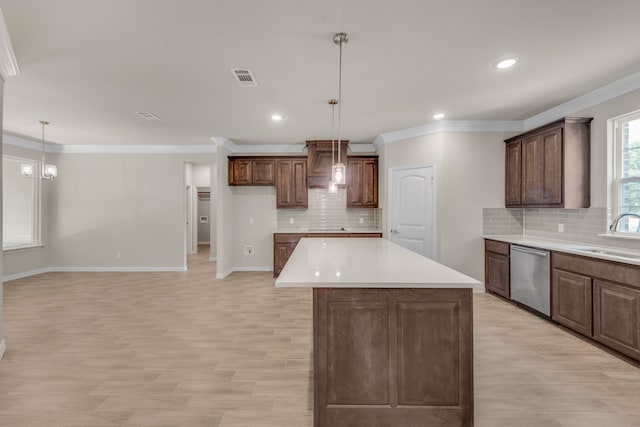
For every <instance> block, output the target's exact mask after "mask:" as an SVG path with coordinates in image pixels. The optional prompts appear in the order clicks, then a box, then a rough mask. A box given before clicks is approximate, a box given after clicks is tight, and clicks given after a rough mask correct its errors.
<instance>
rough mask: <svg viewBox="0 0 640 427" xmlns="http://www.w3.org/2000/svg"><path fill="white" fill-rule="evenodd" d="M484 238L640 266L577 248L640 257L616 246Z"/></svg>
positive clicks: (637, 261) (635, 261)
mask: <svg viewBox="0 0 640 427" xmlns="http://www.w3.org/2000/svg"><path fill="white" fill-rule="evenodd" d="M482 237H483V238H484V239H489V240H496V241H499V242H505V243H513V244H517V245H523V246H531V247H534V248H538V249H547V250H552V251H558V252H566V253H570V254H573V255H580V256H586V257H590V258H597V259H601V260H605V261H615V262H620V263H623V264H631V265H640V259H631V258H623V257H617V256H614V255H607V254H599V253H593V252H585V251H580V250H577V249H576V248H593V249H601V250H610V251H614V252H619V253H624V254H629V255H632V256H640V250H639V251H634V250H632V249H627V248H618V247H615V246H601V245H594V244H591V243H581V242H571V241H567V240H553V239H545V238H544V237H534V236H521V235H484V236H482Z"/></svg>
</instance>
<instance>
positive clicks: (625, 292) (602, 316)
mask: <svg viewBox="0 0 640 427" xmlns="http://www.w3.org/2000/svg"><path fill="white" fill-rule="evenodd" d="M638 277H640V276H638ZM638 284H639V285H640V283H638ZM593 309H594V310H593V322H594V333H593V337H594V339H595V340H596V341H598V342H600V343H602V344H604V345H606V346H609V347H611V348H613V349H615V350H618V351H619V352H620V353H623V354H626V355H627V356H629V357H632V358H634V359H637V360H640V288H631V287H627V286H621V285H618V284H615V283H611V282H607V281H604V280H594V282H593Z"/></svg>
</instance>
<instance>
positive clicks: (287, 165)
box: [276, 157, 309, 209]
mask: <svg viewBox="0 0 640 427" xmlns="http://www.w3.org/2000/svg"><path fill="white" fill-rule="evenodd" d="M308 204H309V203H308V191H307V159H306V158H305V157H290V158H279V159H277V160H276V206H277V207H278V209H280V208H307V206H308Z"/></svg>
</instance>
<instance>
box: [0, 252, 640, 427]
mask: <svg viewBox="0 0 640 427" xmlns="http://www.w3.org/2000/svg"><path fill="white" fill-rule="evenodd" d="M207 260H208V254H207V253H206V252H201V253H200V254H198V255H197V256H193V257H190V259H189V271H188V272H186V273H49V274H43V275H40V276H35V277H31V278H26V279H21V280H15V281H12V282H9V283H7V284H5V285H4V304H5V314H4V316H5V336H6V339H7V344H8V350H7V353H6V355H5V358H4V359H3V360H2V361H0V426H12V427H13V426H16V427H17V426H24V425H29V426H33V425H40V426H92V427H93V426H96V427H98V426H214V427H215V426H219V427H229V426H250V427H260V426H278V427H286V426H292V427H305V426H311V425H312V418H311V408H312V404H311V393H312V385H311V350H312V349H311V333H312V330H311V293H310V291H308V290H299V289H275V288H274V287H273V279H272V278H271V275H270V274H269V273H235V274H233V275H231V276H230V277H229V278H228V279H225V280H215V278H214V277H215V263H209V262H208V261H207ZM474 318H475V384H476V386H475V390H476V397H475V402H476V409H475V413H476V426H487V427H500V426H518V427H528V426H536V427H541V426H576V427H577V426H580V427H586V426H598V427H601V426H616V427H617V426H640V370H639V369H637V368H635V367H633V366H630V365H628V364H627V363H625V362H622V361H620V360H618V359H616V358H615V357H613V356H611V355H609V354H607V353H605V352H602V351H601V350H599V349H597V348H595V347H593V346H591V345H589V344H587V343H585V342H583V341H581V340H579V339H578V338H575V337H573V336H571V335H569V334H567V333H565V332H563V331H561V330H559V329H558V328H556V327H554V326H552V325H550V324H548V323H547V322H544V321H542V320H540V319H537V318H536V317H535V316H533V315H531V314H528V313H526V312H523V311H521V310H519V309H517V308H515V307H513V306H511V305H510V304H507V303H505V302H503V301H500V300H498V299H496V298H494V297H492V296H490V295H476V296H475V298H474Z"/></svg>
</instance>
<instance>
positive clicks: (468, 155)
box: [379, 132, 511, 280]
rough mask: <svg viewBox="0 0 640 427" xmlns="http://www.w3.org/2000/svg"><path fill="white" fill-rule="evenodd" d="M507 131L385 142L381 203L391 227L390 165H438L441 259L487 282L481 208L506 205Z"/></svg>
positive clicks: (438, 241)
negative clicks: (485, 277)
mask: <svg viewBox="0 0 640 427" xmlns="http://www.w3.org/2000/svg"><path fill="white" fill-rule="evenodd" d="M509 136H511V134H506V133H482V132H477V133H439V134H434V135H428V136H422V137H417V138H412V139H408V140H404V141H398V142H393V143H388V144H385V145H384V146H383V147H382V148H381V149H380V152H379V155H380V206H381V207H382V208H383V215H382V217H383V220H382V223H383V231H386V229H387V210H388V209H387V208H388V203H389V202H388V190H387V187H388V176H389V168H392V167H398V166H417V165H424V164H435V165H436V172H437V176H436V181H437V188H436V192H437V212H436V215H437V217H436V221H437V229H436V231H437V253H438V258H437V259H438V261H439V262H441V263H443V264H445V265H447V266H449V267H451V268H454V269H456V270H459V271H461V272H463V273H465V274H468V275H470V276H472V277H474V278H476V279H478V280H484V279H483V278H484V256H483V253H484V252H483V241H482V208H483V207H499V206H504V142H503V140H504V139H506V138H507V137H509Z"/></svg>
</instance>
